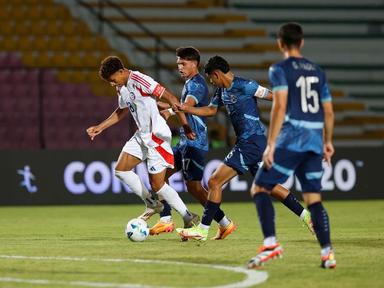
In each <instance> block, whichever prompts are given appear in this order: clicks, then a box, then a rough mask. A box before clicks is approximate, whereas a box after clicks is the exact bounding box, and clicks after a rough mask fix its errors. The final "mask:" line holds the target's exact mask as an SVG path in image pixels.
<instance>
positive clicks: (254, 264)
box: [247, 243, 283, 269]
mask: <svg viewBox="0 0 384 288" xmlns="http://www.w3.org/2000/svg"><path fill="white" fill-rule="evenodd" d="M282 257H283V248H282V247H281V246H280V244H279V243H276V244H275V245H271V246H264V245H263V246H261V247H260V248H259V254H257V255H256V256H255V257H253V258H252V259H251V260H249V262H248V264H247V268H248V269H259V268H260V267H261V266H263V265H264V263H265V262H267V261H268V260H270V259H275V258H282Z"/></svg>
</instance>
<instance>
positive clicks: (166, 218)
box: [160, 216, 172, 223]
mask: <svg viewBox="0 0 384 288" xmlns="http://www.w3.org/2000/svg"><path fill="white" fill-rule="evenodd" d="M160 221H161V222H164V223H171V222H172V216H164V217H160Z"/></svg>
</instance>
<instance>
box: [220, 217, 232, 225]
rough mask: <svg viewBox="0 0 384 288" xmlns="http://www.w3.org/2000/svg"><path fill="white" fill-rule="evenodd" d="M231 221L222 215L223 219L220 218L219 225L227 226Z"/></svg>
mask: <svg viewBox="0 0 384 288" xmlns="http://www.w3.org/2000/svg"><path fill="white" fill-rule="evenodd" d="M229 223H231V221H230V220H229V219H228V218H227V216H224V217H223V219H221V220H220V222H219V225H220V226H221V227H227V226H228V225H229Z"/></svg>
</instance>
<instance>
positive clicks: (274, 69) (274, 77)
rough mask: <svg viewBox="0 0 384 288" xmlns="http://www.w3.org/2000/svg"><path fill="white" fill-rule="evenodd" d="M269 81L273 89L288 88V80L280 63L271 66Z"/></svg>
mask: <svg viewBox="0 0 384 288" xmlns="http://www.w3.org/2000/svg"><path fill="white" fill-rule="evenodd" d="M268 74H269V75H268V76H269V82H270V84H271V87H272V91H273V92H275V91H279V90H288V82H287V78H286V77H285V73H284V70H283V68H281V67H280V66H279V65H273V66H271V67H270V68H269V72H268Z"/></svg>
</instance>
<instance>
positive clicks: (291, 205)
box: [281, 193, 304, 216]
mask: <svg viewBox="0 0 384 288" xmlns="http://www.w3.org/2000/svg"><path fill="white" fill-rule="evenodd" d="M281 203H283V204H284V205H285V206H286V207H287V208H288V209H289V210H291V211H292V212H293V213H295V214H296V215H297V216H300V215H301V213H302V212H303V210H304V207H303V206H301V204H300V203H299V201H297V198H296V197H295V195H293V194H292V193H289V194H288V196H287V197H286V198H285V199H284V200H283V201H282V202H281Z"/></svg>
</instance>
